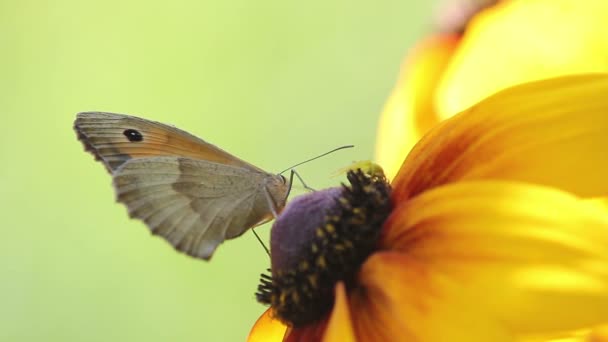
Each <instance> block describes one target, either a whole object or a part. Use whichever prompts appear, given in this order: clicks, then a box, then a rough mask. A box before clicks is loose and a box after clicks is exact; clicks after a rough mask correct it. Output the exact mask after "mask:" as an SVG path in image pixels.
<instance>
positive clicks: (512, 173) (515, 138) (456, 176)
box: [393, 74, 608, 200]
mask: <svg viewBox="0 0 608 342" xmlns="http://www.w3.org/2000/svg"><path fill="white" fill-rule="evenodd" d="M606 132H608V74H597V75H580V76H569V77H561V78H556V79H550V80H544V81H539V82H533V83H529V84H524V85H520V86H516V87H513V88H511V89H508V90H505V91H503V92H500V93H498V94H496V95H494V96H491V97H489V98H487V99H486V100H484V101H482V102H480V103H479V104H477V105H475V106H474V107H472V108H470V109H468V110H466V111H465V112H463V113H460V114H459V115H456V116H454V117H453V118H451V119H449V120H447V121H444V122H443V123H441V124H440V125H438V126H437V127H435V128H434V129H433V130H432V131H431V132H429V134H427V135H426V136H425V137H424V138H423V139H422V140H421V141H420V142H419V144H418V145H416V146H415V147H414V149H413V150H412V152H411V153H410V154H409V155H408V158H407V160H406V161H405V162H404V164H403V166H402V168H401V170H400V171H399V174H398V175H397V177H396V178H395V180H394V182H393V186H394V192H393V196H394V197H395V198H397V199H398V200H404V199H406V198H408V197H411V196H414V195H416V194H419V193H420V192H422V191H425V190H427V189H429V188H432V187H435V186H438V185H441V184H446V183H449V182H454V181H459V180H477V179H508V180H519V181H527V182H532V183H538V184H544V185H549V186H553V187H558V188H561V189H564V190H567V191H570V192H573V193H576V194H578V195H581V196H586V197H587V196H588V197H598V196H605V195H608V182H607V181H606V175H608V153H607V152H606V151H607V150H608V134H607V133H606Z"/></svg>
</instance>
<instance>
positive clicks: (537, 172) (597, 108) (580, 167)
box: [250, 74, 608, 341]
mask: <svg viewBox="0 0 608 342" xmlns="http://www.w3.org/2000/svg"><path fill="white" fill-rule="evenodd" d="M606 94H608V74H587V75H575V76H566V77H559V78H555V79H549V80H543V81H537V82H531V83H527V84H523V85H519V86H515V87H512V88H509V89H506V90H504V91H501V92H499V93H497V94H496V95H493V96H490V97H488V98H487V99H485V100H483V101H481V102H479V103H478V104H476V105H474V106H473V107H471V108H469V109H467V110H465V111H464V112H462V113H460V114H458V115H455V116H454V117H452V118H450V119H448V120H446V121H444V122H442V123H441V124H439V125H438V126H436V127H434V128H433V129H431V131H430V132H428V134H426V135H425V136H424V138H422V140H421V141H420V142H419V143H418V144H417V145H416V146H415V147H414V148H413V149H412V151H411V152H410V154H409V155H408V157H407V159H406V160H405V161H404V162H403V164H402V166H401V168H400V170H399V172H398V174H397V175H396V177H395V178H394V180H393V181H392V193H391V203H392V209H391V211H390V214H389V216H388V218H387V219H386V221H384V223H383V224H382V225H381V227H379V229H380V231H379V235H378V240H377V244H376V245H375V247H374V249H373V251H371V253H369V255H368V256H367V257H366V258H365V259H364V260H363V261H362V263H361V265H360V267H359V268H358V269H357V270H356V273H355V278H354V284H352V283H350V284H349V282H348V281H337V282H336V284H335V286H334V296H333V301H334V303H333V307H331V308H330V310H329V311H328V312H327V313H326V314H323V315H320V316H319V317H317V318H316V320H313V321H312V322H310V323H306V324H303V325H298V326H295V325H292V326H291V327H289V328H286V327H285V326H283V327H281V323H280V322H279V321H278V320H276V319H274V320H273V315H275V314H276V311H275V309H274V308H271V309H270V310H269V311H268V312H267V313H266V314H265V316H263V317H262V318H261V319H260V321H259V324H256V326H255V327H254V329H253V330H252V333H251V335H250V341H270V340H271V339H266V338H265V335H264V333H265V332H267V331H268V330H267V329H268V328H274V329H275V330H274V333H275V338H276V337H277V336H281V335H284V336H285V340H287V341H315V340H323V341H399V340H405V341H544V340H549V339H551V338H563V337H565V336H568V337H573V338H574V337H576V338H578V340H579V341H583V340H585V339H587V340H588V341H594V340H593V339H595V341H598V340H599V341H601V340H602V339H603V338H605V337H606V329H605V327H604V328H597V329H595V330H593V331H592V329H593V328H596V327H599V326H601V325H602V324H605V323H607V322H608V248H607V246H608V211H607V210H606V199H605V197H606V196H607V195H608V182H607V181H606V175H608V152H606V151H607V147H608V134H606V132H608V115H607V114H608V99H607V98H606ZM370 179H373V177H371V178H370ZM351 183H352V181H351ZM353 187H355V186H354V185H353ZM294 202H295V200H294ZM287 210H288V208H286V211H287ZM282 215H285V213H284V214H282ZM311 219H312V217H311ZM293 222H295V221H293ZM294 224H295V223H294ZM302 225H303V226H304V225H305V224H302ZM274 229H275V227H273V234H274ZM293 229H296V228H293ZM273 257H274V255H273ZM273 267H274V266H273ZM273 275H274V273H273ZM279 339H280V337H279Z"/></svg>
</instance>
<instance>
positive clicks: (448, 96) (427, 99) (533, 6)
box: [376, 0, 608, 178]
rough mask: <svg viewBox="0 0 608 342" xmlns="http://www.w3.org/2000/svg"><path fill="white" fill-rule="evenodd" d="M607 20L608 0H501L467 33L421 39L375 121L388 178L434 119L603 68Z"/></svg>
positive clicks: (607, 62) (607, 65) (607, 59)
mask: <svg viewBox="0 0 608 342" xmlns="http://www.w3.org/2000/svg"><path fill="white" fill-rule="evenodd" d="M478 1H479V0H478ZM469 2H470V1H469ZM486 2H487V1H486ZM606 18H608V1H605V0H586V1H578V0H519V1H517V0H511V1H500V2H499V3H498V4H496V5H493V6H490V7H488V8H486V9H484V10H483V11H481V12H479V13H477V14H476V15H474V16H473V17H472V19H471V21H470V22H468V23H466V29H465V30H464V32H448V33H445V32H443V33H437V34H434V35H432V36H431V37H429V38H427V39H425V40H423V41H422V42H421V43H420V44H419V45H418V46H416V47H415V48H414V50H413V52H412V53H411V54H410V56H409V57H408V58H407V60H406V62H405V63H404V65H403V67H402V71H401V77H400V81H399V83H398V84H397V85H396V87H395V89H394V90H393V94H392V95H391V97H390V99H389V101H388V102H387V103H386V105H385V108H384V110H383V114H382V119H381V121H380V126H379V134H378V135H379V137H380V139H379V140H378V144H377V148H376V156H377V160H378V162H379V163H380V164H381V165H383V167H384V169H385V171H386V173H387V176H388V177H389V178H392V177H393V176H394V175H395V173H396V172H397V170H398V169H399V166H400V165H401V163H402V161H403V159H404V158H405V156H406V155H407V153H408V152H409V150H410V149H411V148H412V146H413V145H414V144H415V143H416V142H417V141H418V140H419V139H420V137H422V135H423V134H424V133H426V132H427V131H428V130H429V129H430V128H431V127H433V126H434V125H435V124H436V123H438V122H439V121H440V120H443V119H446V118H449V117H451V116H452V115H454V114H456V113H458V112H460V111H462V110H464V109H465V108H468V107H470V106H472V105H473V104H475V103H477V102H479V101H480V100H481V99H483V98H485V97H487V96H489V95H491V94H494V93H496V92H497V91H499V90H502V89H505V88H507V87H511V86H514V85H517V84H521V83H526V82H529V81H534V80H541V79H546V78H551V77H557V76H562V75H571V74H581V73H592V72H608V40H607V39H606V37H608V25H606Z"/></svg>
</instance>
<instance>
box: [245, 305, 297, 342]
mask: <svg viewBox="0 0 608 342" xmlns="http://www.w3.org/2000/svg"><path fill="white" fill-rule="evenodd" d="M286 329H287V326H285V325H284V324H283V323H281V321H279V320H276V319H274V318H273V314H272V309H268V310H266V311H264V313H263V314H262V316H260V318H258V320H257V321H256V322H255V324H254V326H253V328H251V331H250V332H249V337H248V338H247V341H248V342H266V341H283V336H285V331H286Z"/></svg>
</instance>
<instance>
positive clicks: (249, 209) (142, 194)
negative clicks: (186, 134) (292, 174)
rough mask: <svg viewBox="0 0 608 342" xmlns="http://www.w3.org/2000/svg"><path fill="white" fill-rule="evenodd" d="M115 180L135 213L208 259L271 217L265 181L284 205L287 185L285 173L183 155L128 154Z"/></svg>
mask: <svg viewBox="0 0 608 342" xmlns="http://www.w3.org/2000/svg"><path fill="white" fill-rule="evenodd" d="M271 184H272V185H271ZM276 184H281V185H280V186H277V185H276ZM269 185H271V187H270V188H269V187H268V186H269ZM114 186H115V190H116V196H117V200H118V201H119V202H122V203H124V204H126V206H127V207H128V210H129V215H130V216H131V217H135V218H138V219H141V220H143V221H144V222H145V223H146V224H147V226H148V227H149V228H150V230H151V231H152V233H154V234H157V235H160V236H162V237H163V238H165V239H166V240H167V241H168V242H169V243H171V244H172V245H173V246H174V247H175V248H176V249H177V250H179V251H182V252H184V253H187V254H189V255H191V256H194V257H198V258H202V259H206V260H208V259H209V258H211V255H212V254H213V252H214V251H215V249H216V248H217V246H218V245H219V244H221V243H222V242H223V241H224V240H226V239H230V238H234V237H237V236H239V235H241V234H242V233H243V232H245V231H246V230H247V229H249V228H251V227H253V226H255V225H257V224H259V223H262V222H265V221H267V220H268V219H270V218H272V215H271V209H270V207H269V202H268V197H267V196H266V194H265V191H266V190H265V188H264V187H267V188H266V189H268V190H270V191H269V193H270V194H271V197H272V200H273V201H274V202H275V203H276V204H277V206H278V208H279V209H282V208H283V206H284V205H285V198H284V197H285V195H286V194H287V190H288V184H286V183H285V182H283V181H282V180H281V178H280V176H275V175H270V174H266V173H259V172H252V171H250V170H247V169H244V168H241V167H235V166H231V165H225V164H218V163H213V162H208V161H202V160H194V159H189V158H181V157H154V158H145V159H131V160H128V161H126V162H125V163H124V164H123V165H122V166H121V167H120V168H119V169H118V170H116V172H115V173H114Z"/></svg>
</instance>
